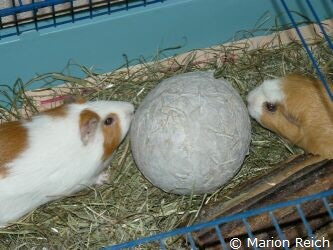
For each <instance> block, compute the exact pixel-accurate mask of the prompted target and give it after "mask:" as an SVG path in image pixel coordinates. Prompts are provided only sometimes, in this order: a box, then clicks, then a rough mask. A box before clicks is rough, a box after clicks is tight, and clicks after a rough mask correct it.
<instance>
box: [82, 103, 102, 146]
mask: <svg viewBox="0 0 333 250" xmlns="http://www.w3.org/2000/svg"><path fill="white" fill-rule="evenodd" d="M100 120H101V118H100V117H99V115H98V114H96V113H95V112H93V111H91V110H88V109H85V110H83V111H82V112H81V113H80V134H81V141H82V142H83V145H87V144H88V143H89V141H90V140H91V139H92V138H94V136H95V133H96V130H97V126H98V123H99V121H100Z"/></svg>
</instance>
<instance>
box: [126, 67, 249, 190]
mask: <svg viewBox="0 0 333 250" xmlns="http://www.w3.org/2000/svg"><path fill="white" fill-rule="evenodd" d="M250 129H251V127H250V119H249V115H248V113H247V109H246V107H245V105H244V103H243V101H242V99H241V97H240V96H239V94H238V93H237V92H236V91H235V89H233V87H232V86H231V85H230V84H229V83H228V82H226V81H225V80H219V79H215V78H214V77H213V73H212V72H211V71H209V72H192V73H186V74H182V75H177V76H174V77H171V78H169V79H167V80H164V81H162V82H161V83H160V84H159V85H158V86H157V87H156V88H154V89H153V90H152V91H151V92H150V93H149V94H148V95H147V97H146V98H145V99H144V100H143V102H142V103H141V105H140V106H139V108H138V109H137V111H136V114H135V116H134V119H133V121H132V126H131V131H130V138H131V148H132V153H133V156H134V160H135V162H136V164H137V166H138V168H139V169H140V171H141V172H142V174H143V175H144V176H145V177H146V178H147V179H148V180H149V181H150V182H151V183H152V184H154V185H155V186H157V187H159V188H161V189H162V190H164V191H166V192H170V193H176V194H190V193H193V194H202V193H209V192H213V191H215V190H217V189H218V188H219V187H221V186H222V185H223V184H225V183H226V182H227V181H228V180H229V179H230V178H232V177H233V176H234V175H235V173H236V172H237V171H238V170H239V168H240V166H241V164H242V163H243V161H244V157H245V155H246V154H247V153H248V149H249V144H250Z"/></svg>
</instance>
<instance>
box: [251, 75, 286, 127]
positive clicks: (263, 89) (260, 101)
mask: <svg viewBox="0 0 333 250" xmlns="http://www.w3.org/2000/svg"><path fill="white" fill-rule="evenodd" d="M281 84H282V82H281V80H280V79H272V80H265V81H264V82H263V83H262V84H261V85H259V86H258V87H256V88H254V89H253V90H252V91H251V92H250V93H249V94H248V96H247V105H248V106H247V108H248V110H249V113H250V115H251V116H252V117H253V118H254V119H256V120H257V121H258V122H260V117H261V116H262V114H263V106H264V104H265V103H266V102H270V103H277V102H281V101H282V100H283V98H284V93H283V91H282V88H281Z"/></svg>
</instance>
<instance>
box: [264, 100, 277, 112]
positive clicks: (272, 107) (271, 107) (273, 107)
mask: <svg viewBox="0 0 333 250" xmlns="http://www.w3.org/2000/svg"><path fill="white" fill-rule="evenodd" d="M266 109H267V110H268V111H269V112H275V111H276V105H275V104H274V103H271V102H266Z"/></svg>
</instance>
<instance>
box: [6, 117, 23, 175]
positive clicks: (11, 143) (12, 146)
mask: <svg viewBox="0 0 333 250" xmlns="http://www.w3.org/2000/svg"><path fill="white" fill-rule="evenodd" d="M0 135H1V136H0V178H4V177H6V176H7V175H8V174H9V169H8V168H7V167H6V164H7V163H9V162H11V161H12V160H14V159H15V158H16V157H17V156H18V155H19V154H20V153H21V152H23V151H24V150H25V149H26V147H27V146H28V141H27V136H28V132H27V129H26V128H24V127H23V126H22V123H21V122H18V121H15V122H7V123H3V124H0Z"/></svg>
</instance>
